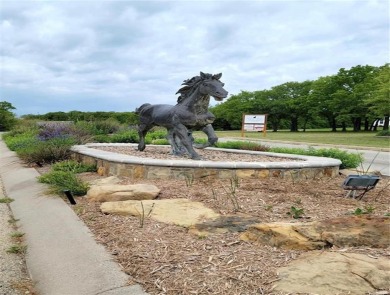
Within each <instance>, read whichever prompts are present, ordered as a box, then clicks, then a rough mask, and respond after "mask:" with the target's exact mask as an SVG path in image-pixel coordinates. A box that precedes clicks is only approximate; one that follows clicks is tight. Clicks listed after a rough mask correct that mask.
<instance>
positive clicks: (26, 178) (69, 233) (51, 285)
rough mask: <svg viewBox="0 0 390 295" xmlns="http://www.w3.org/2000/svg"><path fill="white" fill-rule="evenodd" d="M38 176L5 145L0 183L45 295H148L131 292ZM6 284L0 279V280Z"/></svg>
mask: <svg viewBox="0 0 390 295" xmlns="http://www.w3.org/2000/svg"><path fill="white" fill-rule="evenodd" d="M37 176H39V173H38V172H37V171H36V170H35V169H33V168H28V167H26V166H25V165H23V163H22V162H21V161H20V160H19V158H18V157H17V156H16V154H15V153H14V152H11V151H10V150H9V149H8V148H7V147H6V145H5V144H4V142H3V141H0V178H1V179H2V182H3V186H4V192H5V194H6V196H7V197H8V198H12V199H14V200H15V201H14V202H12V203H11V204H10V207H11V210H12V213H13V216H14V218H15V219H19V221H18V226H19V230H20V231H21V232H24V233H25V235H24V239H25V242H26V244H27V257H26V263H27V269H28V271H29V273H30V276H31V278H32V280H33V282H34V283H35V289H36V291H37V292H38V293H39V294H40V295H94V294H102V295H132V294H134V295H141V294H143V295H145V294H147V293H145V292H144V291H143V290H142V288H141V287H140V286H139V285H133V286H127V285H126V284H127V281H128V279H129V277H128V276H127V275H126V274H125V273H124V272H122V271H121V269H120V267H119V265H118V264H117V263H115V262H114V261H113V260H112V259H111V256H110V255H109V254H108V253H107V252H106V250H105V248H104V247H103V246H101V245H99V244H97V243H96V241H95V240H94V238H93V236H92V234H91V232H90V231H89V229H88V228H87V227H86V226H85V224H84V223H83V222H82V221H81V220H80V219H79V218H78V217H77V215H76V214H75V213H74V212H73V210H72V209H71V208H70V207H69V206H68V205H67V204H66V203H65V202H64V201H63V200H62V199H61V198H59V197H55V196H48V195H47V194H45V190H46V189H47V187H46V186H45V185H43V184H40V183H38V182H37V180H36V178H37ZM0 279H1V277H0Z"/></svg>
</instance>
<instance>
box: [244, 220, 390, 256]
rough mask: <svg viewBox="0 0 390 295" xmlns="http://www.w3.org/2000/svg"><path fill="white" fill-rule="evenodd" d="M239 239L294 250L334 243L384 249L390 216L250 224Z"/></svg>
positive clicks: (389, 237)
mask: <svg viewBox="0 0 390 295" xmlns="http://www.w3.org/2000/svg"><path fill="white" fill-rule="evenodd" d="M241 239H242V240H244V241H252V242H258V243H262V244H267V245H271V246H274V247H280V248H285V249H297V250H314V249H322V248H325V247H331V246H333V245H335V246H338V247H346V246H370V247H375V248H386V247H389V246H390V218H389V217H374V216H369V215H367V216H366V215H364V216H345V217H338V218H332V219H326V220H320V221H315V222H308V223H301V222H296V223H283V222H278V223H264V224H261V223H260V224H254V225H251V226H249V227H248V229H247V231H246V232H245V233H243V234H242V235H241Z"/></svg>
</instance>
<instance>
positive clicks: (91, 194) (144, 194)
mask: <svg viewBox="0 0 390 295" xmlns="http://www.w3.org/2000/svg"><path fill="white" fill-rule="evenodd" d="M159 193H160V189H159V188H158V187H156V186H155V185H151V184H131V185H120V184H114V185H112V184H108V185H93V186H92V187H91V188H90V189H89V190H88V192H87V198H88V200H89V201H91V202H112V201H126V200H152V199H155V198H156V197H157V196H158V194H159Z"/></svg>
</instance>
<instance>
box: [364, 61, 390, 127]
mask: <svg viewBox="0 0 390 295" xmlns="http://www.w3.org/2000/svg"><path fill="white" fill-rule="evenodd" d="M389 80H390V67H389V64H386V65H384V66H382V67H380V68H379V72H378V74H377V75H376V77H375V78H374V79H373V88H374V91H373V93H372V95H371V96H367V98H366V103H367V104H368V106H369V109H370V111H372V112H373V113H374V114H375V116H376V117H377V118H384V119H385V123H384V126H383V130H389V116H390V81H389Z"/></svg>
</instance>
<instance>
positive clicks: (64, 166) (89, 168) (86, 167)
mask: <svg viewBox="0 0 390 295" xmlns="http://www.w3.org/2000/svg"><path fill="white" fill-rule="evenodd" d="M51 169H52V170H53V171H65V172H73V173H83V172H96V165H94V164H84V163H79V162H77V161H74V160H67V161H61V162H57V163H55V164H53V166H52V168H51Z"/></svg>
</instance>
